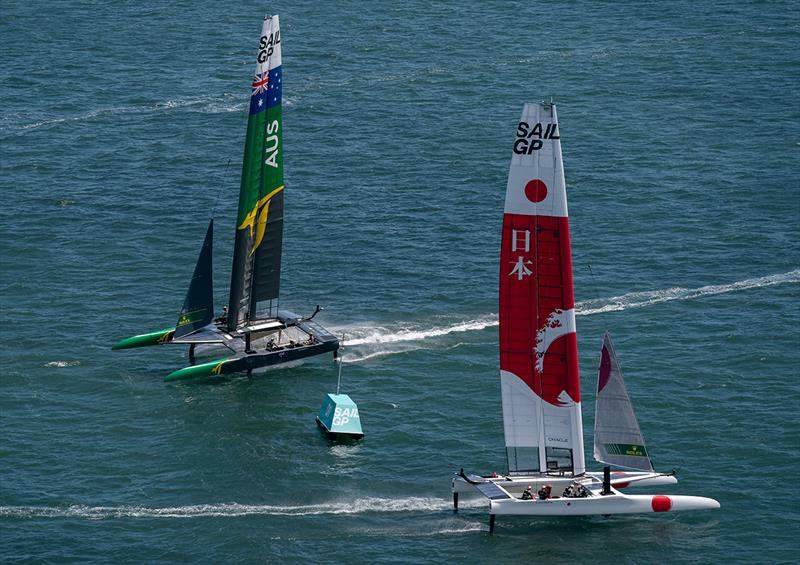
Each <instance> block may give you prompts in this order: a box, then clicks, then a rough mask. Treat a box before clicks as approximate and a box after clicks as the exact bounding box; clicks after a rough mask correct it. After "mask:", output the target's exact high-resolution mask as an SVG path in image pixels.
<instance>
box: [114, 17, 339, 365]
mask: <svg viewBox="0 0 800 565" xmlns="http://www.w3.org/2000/svg"><path fill="white" fill-rule="evenodd" d="M281 95H282V65H281V32H280V25H279V21H278V16H271V17H270V16H267V17H266V18H264V23H263V25H262V30H261V36H260V39H259V48H258V56H257V64H256V70H255V78H254V79H253V83H252V85H251V94H250V105H249V117H248V122H247V134H246V137H245V149H244V163H243V166H242V182H241V188H240V190H239V208H238V215H237V221H236V238H235V243H234V252H233V267H232V269H231V280H230V299H229V302H228V305H227V306H226V307H225V309H224V310H223V314H222V316H219V317H217V318H215V317H214V293H213V285H212V279H213V268H212V241H213V231H214V230H213V226H214V224H213V219H212V220H211V222H210V223H209V226H208V230H207V231H206V237H205V240H204V242H203V247H202V249H201V251H200V256H199V257H198V260H197V264H196V266H195V269H194V274H193V276H192V280H191V282H190V284H189V290H188V291H187V293H186V299H185V300H184V303H183V308H181V311H180V314H179V316H178V321H177V323H176V324H175V327H173V328H166V329H163V330H159V331H157V332H151V333H147V334H141V335H137V336H133V337H130V338H127V339H124V340H122V341H119V342H117V343H115V344H114V345H113V346H112V349H130V348H134V347H143V346H148V345H160V344H166V343H170V344H174V343H179V344H187V345H189V359H190V362H191V363H192V366H190V367H186V368H183V369H180V370H178V371H175V372H173V373H171V374H169V375H168V376H167V377H166V379H165V380H167V381H176V380H184V379H190V378H196V377H213V376H217V375H225V374H229V373H237V372H242V371H244V372H247V373H248V374H249V373H250V372H251V371H252V370H253V369H256V368H259V367H265V366H269V365H277V364H281V363H286V362H289V361H295V360H298V359H303V358H305V357H309V356H313V355H319V354H322V353H327V352H333V355H334V358H335V357H336V351H337V350H338V348H339V340H338V339H337V338H336V336H335V335H333V334H332V333H331V332H329V331H327V330H326V329H325V328H323V327H322V326H320V325H319V324H318V323H316V322H314V321H313V318H314V316H315V315H316V314H317V312H319V311H320V308H319V306H317V309H316V311H315V312H314V314H312V315H311V316H308V317H301V316H298V315H297V314H294V313H292V312H290V311H287V310H283V309H281V308H280V307H279V288H280V273H281V248H282V242H283V194H284V182H283V143H282V109H281V101H282V99H281ZM199 344H211V345H214V344H216V345H218V346H221V347H224V348H225V349H226V350H227V355H226V356H225V357H223V358H219V359H216V360H214V361H210V362H206V363H202V364H195V347H196V346H197V345H199Z"/></svg>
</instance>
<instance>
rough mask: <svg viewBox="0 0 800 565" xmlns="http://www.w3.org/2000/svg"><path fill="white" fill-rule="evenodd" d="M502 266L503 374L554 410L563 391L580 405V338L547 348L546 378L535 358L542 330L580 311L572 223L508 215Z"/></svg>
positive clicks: (567, 338)
mask: <svg viewBox="0 0 800 565" xmlns="http://www.w3.org/2000/svg"><path fill="white" fill-rule="evenodd" d="M515 238H516V245H515V244H514V239H515ZM526 240H527V246H526V245H525V243H526ZM500 265H501V272H500V368H501V369H503V370H506V371H510V372H512V373H514V374H515V375H517V376H518V377H519V378H520V379H522V380H523V381H524V382H525V384H527V385H528V386H529V387H530V388H531V390H533V391H534V392H535V393H536V395H537V396H540V397H541V398H543V399H544V400H545V401H546V402H548V403H550V404H553V405H554V406H560V405H561V404H562V402H560V401H559V397H560V396H561V394H562V393H563V392H564V391H566V393H567V394H568V395H569V396H570V398H571V399H572V400H573V401H575V402H580V380H579V373H578V345H577V337H576V334H575V332H570V333H567V334H566V335H562V336H561V337H559V338H558V339H556V340H555V341H553V342H552V343H551V344H550V345H549V347H547V350H546V351H545V352H544V361H543V363H541V365H542V367H543V371H541V372H540V371H538V370H537V369H536V357H535V355H537V354H538V352H537V351H536V342H537V335H538V332H539V329H540V328H543V327H545V325H546V324H547V321H548V318H551V317H553V316H554V314H555V313H556V311H559V310H560V311H566V310H572V309H573V308H574V307H575V298H574V294H573V290H572V259H571V253H570V243H569V219H568V218H566V217H549V216H528V215H522V214H505V215H504V217H503V243H502V248H501V252H500Z"/></svg>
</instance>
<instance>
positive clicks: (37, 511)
mask: <svg viewBox="0 0 800 565" xmlns="http://www.w3.org/2000/svg"><path fill="white" fill-rule="evenodd" d="M444 510H452V501H450V500H448V499H443V498H424V497H410V498H372V497H368V498H362V499H357V500H353V501H348V502H327V503H321V504H308V505H301V506H277V505H269V504H238V503H235V502H232V503H219V504H197V505H191V506H174V507H163V508H149V507H145V506H0V518H79V519H86V520H108V519H115V518H209V517H215V518H217V517H223V518H224V517H228V518H236V517H239V516H272V515H276V516H317V515H325V514H362V513H369V512H374V513H385V512H441V511H444Z"/></svg>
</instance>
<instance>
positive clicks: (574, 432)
mask: <svg viewBox="0 0 800 565" xmlns="http://www.w3.org/2000/svg"><path fill="white" fill-rule="evenodd" d="M516 133H517V135H516V140H515V141H514V146H513V153H512V156H511V167H510V170H509V174H508V185H507V187H506V201H505V213H504V215H503V238H502V247H501V251H500V382H501V390H502V402H503V424H504V432H505V441H506V454H507V457H508V468H509V472H512V473H513V472H545V471H551V472H572V473H573V474H575V475H579V474H582V473H584V472H585V470H586V469H585V467H586V466H585V461H584V455H583V431H582V420H581V406H580V380H579V374H578V343H577V336H576V334H575V298H574V294H573V287H572V254H571V250H570V242H569V220H568V214H567V195H566V186H565V182H564V168H563V163H562V158H561V140H560V130H559V128H558V118H557V116H556V108H555V105H553V104H552V103H546V102H542V103H539V104H526V105H525V107H524V109H523V111H522V118H521V119H520V121H519V124H518V126H517V132H516Z"/></svg>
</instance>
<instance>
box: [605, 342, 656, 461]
mask: <svg viewBox="0 0 800 565" xmlns="http://www.w3.org/2000/svg"><path fill="white" fill-rule="evenodd" d="M594 458H595V459H596V460H597V461H599V462H600V463H608V464H611V465H617V466H619V467H625V468H628V469H639V470H642V471H652V470H653V464H652V462H651V461H650V457H649V455H648V454H647V448H646V447H645V445H644V436H642V431H641V430H640V429H639V422H638V421H637V420H636V413H635V412H634V411H633V405H632V404H631V399H630V397H628V391H627V390H626V389H625V381H624V380H623V379H622V371H620V368H619V363H618V362H617V356H616V354H615V353H614V346H613V345H612V344H611V336H609V335H608V332H606V334H605V335H604V336H603V349H602V351H601V353H600V367H599V369H598V371H597V406H596V409H595V418H594Z"/></svg>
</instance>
